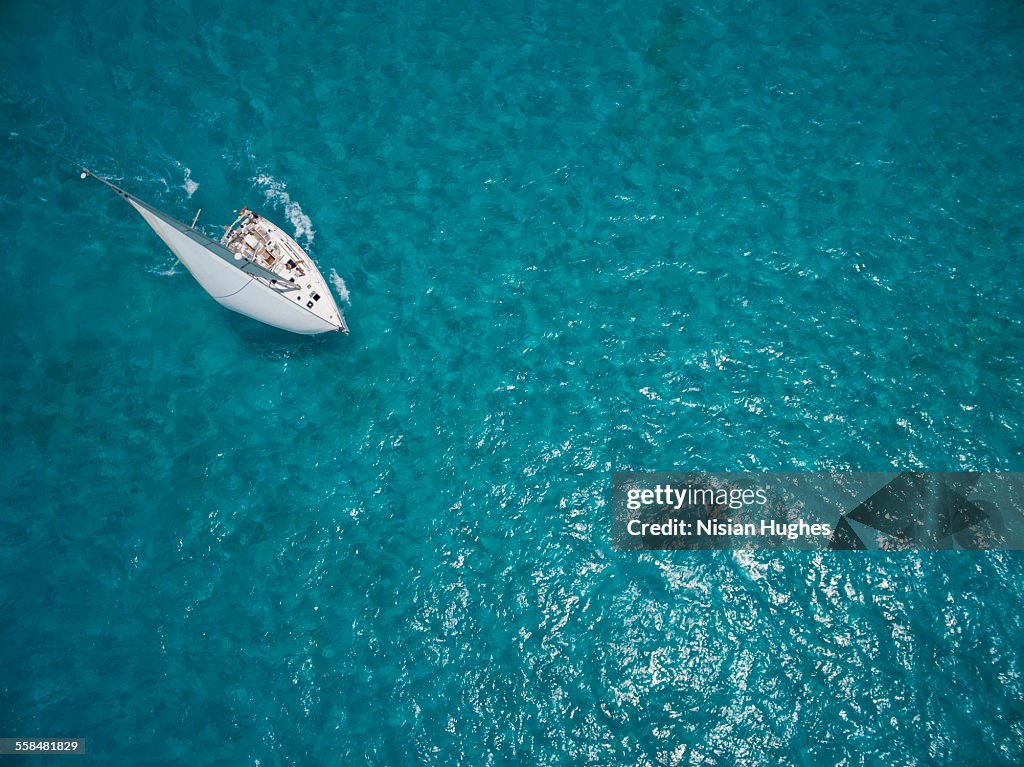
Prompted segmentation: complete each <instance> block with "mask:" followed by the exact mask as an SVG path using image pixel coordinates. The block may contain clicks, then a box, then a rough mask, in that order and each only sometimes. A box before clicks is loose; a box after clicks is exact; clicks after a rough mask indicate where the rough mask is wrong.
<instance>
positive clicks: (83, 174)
mask: <svg viewBox="0 0 1024 767" xmlns="http://www.w3.org/2000/svg"><path fill="white" fill-rule="evenodd" d="M82 178H89V174H88V173H86V172H85V171H84V170H83V171H82Z"/></svg>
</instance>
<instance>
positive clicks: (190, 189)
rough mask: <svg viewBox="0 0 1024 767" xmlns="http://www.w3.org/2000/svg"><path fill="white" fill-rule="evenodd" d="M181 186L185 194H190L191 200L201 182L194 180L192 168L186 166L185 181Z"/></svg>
mask: <svg viewBox="0 0 1024 767" xmlns="http://www.w3.org/2000/svg"><path fill="white" fill-rule="evenodd" d="M181 188H182V189H184V190H185V194H187V195H188V198H189V199H190V200H191V199H192V195H193V194H195V192H196V189H198V188H199V184H198V183H197V182H195V181H193V180H192V169H191V168H185V183H184V184H182V187H181Z"/></svg>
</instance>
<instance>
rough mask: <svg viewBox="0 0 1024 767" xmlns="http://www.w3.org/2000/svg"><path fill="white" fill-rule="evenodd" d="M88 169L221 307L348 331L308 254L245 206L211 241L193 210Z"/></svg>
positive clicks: (317, 329) (319, 329) (270, 320)
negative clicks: (173, 211)
mask: <svg viewBox="0 0 1024 767" xmlns="http://www.w3.org/2000/svg"><path fill="white" fill-rule="evenodd" d="M90 176H91V177H92V178H94V179H96V180H97V181H99V182H101V183H102V184H104V185H105V186H107V187H109V188H110V189H112V190H113V191H114V192H116V193H117V194H118V195H119V196H120V197H123V198H124V199H125V200H127V201H128V203H129V204H130V205H131V206H132V207H133V208H135V210H136V211H137V212H138V213H139V215H141V216H142V218H144V219H145V221H146V223H147V224H149V225H150V227H152V229H153V231H154V232H156V233H157V235H159V237H160V239H161V240H163V241H164V244H165V245H167V247H168V248H170V249H171V252H173V253H174V255H175V256H177V257H178V260H179V261H181V263H182V264H184V265H185V268H186V269H188V270H189V272H191V273H192V276H193V277H195V278H196V282H198V283H199V284H200V286H202V288H203V290H205V291H206V292H207V293H209V294H210V295H211V296H212V297H213V300H214V301H216V302H217V303H218V304H220V305H221V306H224V307H226V308H228V309H230V310H231V311H233V312H238V313H239V314H244V315H245V316H246V317H252V318H253V319H254V320H259V321H260V322H264V323H266V324H267V325H272V326H274V327H275V328H281V329H282V330H289V331H291V332H292V333H302V334H305V335H313V334H316V333H326V332H328V331H332V330H340V331H341V332H342V333H346V334H347V333H348V326H347V325H346V324H345V317H344V316H343V315H342V313H341V310H340V309H339V308H338V306H337V304H336V303H335V302H334V296H333V295H331V291H330V289H329V288H328V287H327V283H326V282H325V281H324V278H323V275H321V274H320V271H319V270H318V269H317V268H316V264H314V263H313V259H312V258H310V257H309V255H308V254H307V253H306V252H305V251H304V250H303V249H302V248H301V247H299V244H298V243H297V242H295V240H293V239H292V238H291V237H289V236H288V235H287V234H285V233H284V232H283V231H282V230H281V229H280V228H278V227H277V226H275V225H274V224H272V223H270V222H269V221H268V220H267V219H265V218H263V217H262V216H260V215H259V214H258V213H255V212H253V211H250V210H249V209H248V208H243V209H242V211H241V212H240V213H239V214H238V217H237V218H236V219H235V220H234V222H233V223H232V224H231V225H229V226H227V227H225V231H224V237H223V238H222V239H221V241H220V242H216V241H215V240H211V239H210V238H209V237H206V236H205V235H204V234H202V233H201V232H199V231H197V230H196V228H195V224H196V221H198V219H199V215H198V214H196V221H193V222H192V226H188V225H186V224H183V223H182V222H181V221H178V220H177V219H174V218H172V217H171V216H169V215H167V214H166V213H164V212H163V211H161V210H157V209H156V208H154V207H153V206H152V205H149V204H147V203H145V202H143V201H142V200H140V199H139V198H138V197H135V196H134V195H132V194H129V193H128V192H126V191H125V190H123V189H121V188H120V187H119V186H115V185H114V184H113V183H111V182H110V181H108V180H107V179H105V178H103V177H102V176H97V175H96V174H95V173H93V172H92V171H90V170H89V169H87V168H82V178H83V179H84V178H89V177H90Z"/></svg>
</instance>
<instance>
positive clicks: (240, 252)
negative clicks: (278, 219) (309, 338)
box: [221, 209, 348, 333]
mask: <svg viewBox="0 0 1024 767" xmlns="http://www.w3.org/2000/svg"><path fill="white" fill-rule="evenodd" d="M221 244H222V245H224V247H226V248H227V249H228V250H230V251H231V252H232V253H234V254H235V258H236V259H239V260H241V259H245V260H247V261H251V262H253V263H256V264H258V265H259V266H262V267H263V268H265V269H269V270H270V271H272V272H273V273H274V274H276V275H278V276H279V277H280V278H281V282H282V283H290V284H293V285H295V290H294V296H293V295H292V292H293V291H291V290H289V292H288V294H287V295H289V297H290V300H294V301H296V302H298V303H300V304H302V305H304V306H305V307H306V308H307V309H308V310H309V311H311V312H312V313H313V314H315V315H317V316H318V317H322V318H323V319H325V320H326V321H328V322H329V323H331V324H332V325H337V326H338V329H339V330H342V331H344V332H346V333H347V332H348V328H347V327H346V326H345V319H344V317H342V314H341V311H340V310H339V309H338V307H337V305H336V304H335V303H334V297H333V296H332V295H331V291H330V288H328V287H327V282H326V281H325V280H324V278H323V275H321V274H320V271H319V270H318V269H317V268H316V264H314V263H313V260H312V259H311V258H310V257H309V256H308V255H306V252H305V251H304V250H303V249H302V248H301V247H299V245H298V243H296V242H295V240H293V239H292V238H291V237H289V236H288V235H287V234H285V233H284V232H283V231H281V229H279V228H278V227H277V226H275V225H274V224H272V223H270V222H269V221H267V220H266V219H265V218H263V217H262V216H260V215H259V214H258V213H254V212H252V211H250V210H247V209H244V210H242V212H241V214H240V215H239V216H238V218H237V219H235V221H234V222H233V223H232V224H231V226H229V227H227V230H226V231H225V233H224V237H223V239H222V240H221Z"/></svg>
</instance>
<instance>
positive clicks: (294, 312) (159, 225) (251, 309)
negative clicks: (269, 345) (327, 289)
mask: <svg viewBox="0 0 1024 767" xmlns="http://www.w3.org/2000/svg"><path fill="white" fill-rule="evenodd" d="M126 199H127V200H128V202H129V203H131V205H132V207H133V208H135V210H137V211H138V212H139V214H140V215H141V216H142V217H143V219H145V221H146V223H147V224H149V225H150V227H152V229H153V231H154V232H156V233H157V235H159V237H160V239H161V240H163V241H164V243H165V244H166V245H167V247H168V248H170V249H171V252H173V253H174V255H175V256H177V257H178V260H179V261H181V263H182V264H184V265H185V268H186V269H188V270H189V272H190V273H191V274H192V276H193V277H195V279H196V282H198V283H199V284H200V285H201V286H202V288H203V290H205V291H206V292H207V293H209V294H210V296H212V297H213V299H214V300H215V301H216V302H217V303H219V304H220V305H221V306H223V307H225V308H226V309H230V310H231V311H233V312H238V313H239V314H243V315H245V316H246V317H251V318H252V319H254V320H259V321H260V322H264V323H266V324H267V325H272V326H274V327H276V328H280V329H282V330H287V331H290V332H292V333H301V334H304V335H314V334H317V333H326V332H329V331H333V330H342V329H343V328H344V325H343V324H341V322H340V321H339V322H337V323H336V324H335V323H331V322H329V321H328V320H326V319H324V318H322V317H319V316H317V315H316V314H314V313H313V312H311V311H308V310H307V309H306V308H305V307H304V306H303V305H302V303H301V301H296V303H292V299H291V295H292V294H291V293H288V292H282V291H280V290H275V289H273V288H271V287H269V286H268V285H266V284H265V283H264V282H263V281H261V280H260V279H258V278H257V277H254V276H253V275H252V274H249V273H247V272H244V271H242V270H241V269H240V268H238V267H236V266H234V265H232V264H231V263H228V262H227V261H225V260H224V259H223V258H221V257H220V256H217V255H215V254H214V253H211V252H210V251H209V250H208V249H207V248H206V247H204V246H203V245H202V244H200V243H199V242H196V241H195V240H193V239H192V238H190V237H189V236H188V235H186V234H184V233H182V232H181V231H179V230H178V229H177V228H175V227H174V226H172V225H170V224H169V223H168V222H166V221H164V220H163V219H162V218H161V217H160V216H157V215H155V214H154V213H153V212H152V211H151V210H150V209H149V208H148V207H147V206H145V205H144V204H142V203H140V202H138V201H137V200H135V199H134V198H132V197H130V196H126ZM332 305H333V299H332ZM337 316H338V317H340V312H338V313H337Z"/></svg>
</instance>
